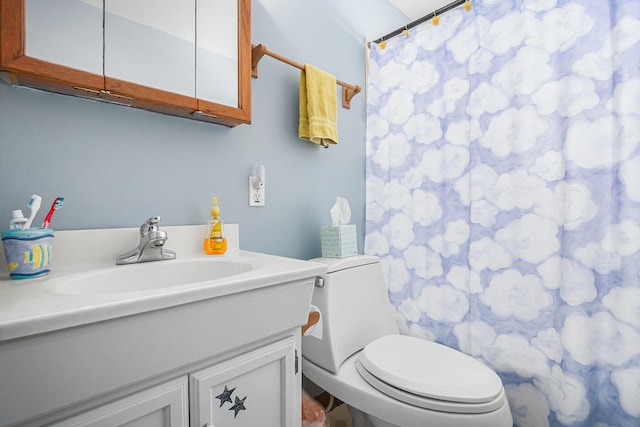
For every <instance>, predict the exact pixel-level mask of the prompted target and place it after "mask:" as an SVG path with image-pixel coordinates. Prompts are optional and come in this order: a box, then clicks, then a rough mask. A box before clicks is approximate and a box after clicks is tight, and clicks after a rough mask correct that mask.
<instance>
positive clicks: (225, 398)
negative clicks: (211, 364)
mask: <svg viewBox="0 0 640 427" xmlns="http://www.w3.org/2000/svg"><path fill="white" fill-rule="evenodd" d="M235 389H236V388H235V387H234V388H232V389H231V390H229V389H228V388H227V386H226V385H225V386H224V391H223V392H222V393H220V394H219V395H217V396H216V399H220V407H221V408H222V405H224V404H225V402H229V403H233V400H231V395H232V394H233V391H234V390H235ZM236 400H238V398H237V397H236Z"/></svg>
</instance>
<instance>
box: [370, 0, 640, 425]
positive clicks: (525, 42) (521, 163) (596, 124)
mask: <svg viewBox="0 0 640 427" xmlns="http://www.w3.org/2000/svg"><path fill="white" fill-rule="evenodd" d="M367 97H368V101H367V102H368V112H367V224H366V228H367V229H366V239H365V253H367V254H370V255H377V256H379V257H381V259H382V260H383V265H384V266H385V271H386V272H387V276H388V283H389V295H390V298H391V301H392V303H393V305H394V306H395V308H396V312H397V317H398V322H399V324H400V327H401V330H402V332H403V333H405V334H409V335H414V336H419V337H424V338H426V339H429V340H435V341H438V342H441V343H444V344H446V345H449V346H451V347H454V348H457V349H460V350H461V351H463V352H465V353H467V354H470V355H472V356H474V357H477V358H479V359H481V360H482V361H483V362H485V363H486V364H487V365H489V366H490V367H492V368H493V369H495V370H496V371H497V372H498V373H499V375H500V376H501V378H502V380H503V382H504V384H505V388H506V391H507V394H508V398H509V402H510V406H511V409H512V412H513V415H514V422H515V423H516V424H517V425H518V426H536V427H539V426H599V427H606V426H638V425H640V278H639V273H640V2H638V1H637V0H529V1H527V0H524V1H516V0H477V1H475V2H474V4H473V9H472V10H471V11H468V12H467V11H464V10H463V9H462V8H458V9H455V10H453V11H451V12H448V13H447V14H445V15H443V16H442V17H441V19H440V23H439V25H437V26H436V25H432V24H431V23H425V24H422V25H421V26H420V27H417V28H415V29H412V30H411V31H410V32H409V34H408V37H405V36H403V35H400V36H397V37H395V38H393V39H391V40H387V43H386V48H384V49H382V48H381V47H380V46H378V45H373V44H372V46H371V51H370V53H369V82H368V93H367Z"/></svg>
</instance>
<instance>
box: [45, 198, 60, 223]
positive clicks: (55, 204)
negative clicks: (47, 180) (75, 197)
mask: <svg viewBox="0 0 640 427" xmlns="http://www.w3.org/2000/svg"><path fill="white" fill-rule="evenodd" d="M62 202H64V197H56V199H55V200H54V201H53V203H52V204H51V209H49V213H48V214H47V216H46V218H45V219H44V222H43V223H42V228H49V225H51V217H52V216H53V212H54V211H56V210H58V209H60V208H61V207H62Z"/></svg>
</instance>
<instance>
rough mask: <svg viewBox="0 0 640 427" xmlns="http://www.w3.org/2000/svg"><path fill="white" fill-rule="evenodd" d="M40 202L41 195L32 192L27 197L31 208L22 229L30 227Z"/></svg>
mask: <svg viewBox="0 0 640 427" xmlns="http://www.w3.org/2000/svg"><path fill="white" fill-rule="evenodd" d="M41 203H42V197H40V196H38V195H37V194H34V195H32V196H31V198H30V199H29V209H31V214H30V215H29V219H28V220H27V222H25V223H24V227H22V229H23V230H26V229H28V228H31V223H32V222H33V218H35V216H36V213H38V209H40V204H41Z"/></svg>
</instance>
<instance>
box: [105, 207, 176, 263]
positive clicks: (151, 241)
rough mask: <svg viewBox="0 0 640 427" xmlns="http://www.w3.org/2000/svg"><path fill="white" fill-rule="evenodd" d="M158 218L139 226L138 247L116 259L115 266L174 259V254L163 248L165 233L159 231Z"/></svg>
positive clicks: (165, 239) (152, 218) (165, 238)
mask: <svg viewBox="0 0 640 427" xmlns="http://www.w3.org/2000/svg"><path fill="white" fill-rule="evenodd" d="M159 222H160V217H159V216H153V217H151V218H149V219H148V220H146V221H145V222H144V224H142V225H141V226H140V242H139V243H138V247H137V248H135V249H134V250H132V251H129V252H127V253H124V254H122V255H120V256H118V258H117V259H116V264H117V265H120V264H135V263H137V262H148V261H162V260H166V259H176V253H175V252H174V251H170V250H169V249H165V248H164V243H165V242H166V241H167V233H165V232H164V231H160V229H159V228H158V223H159Z"/></svg>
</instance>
